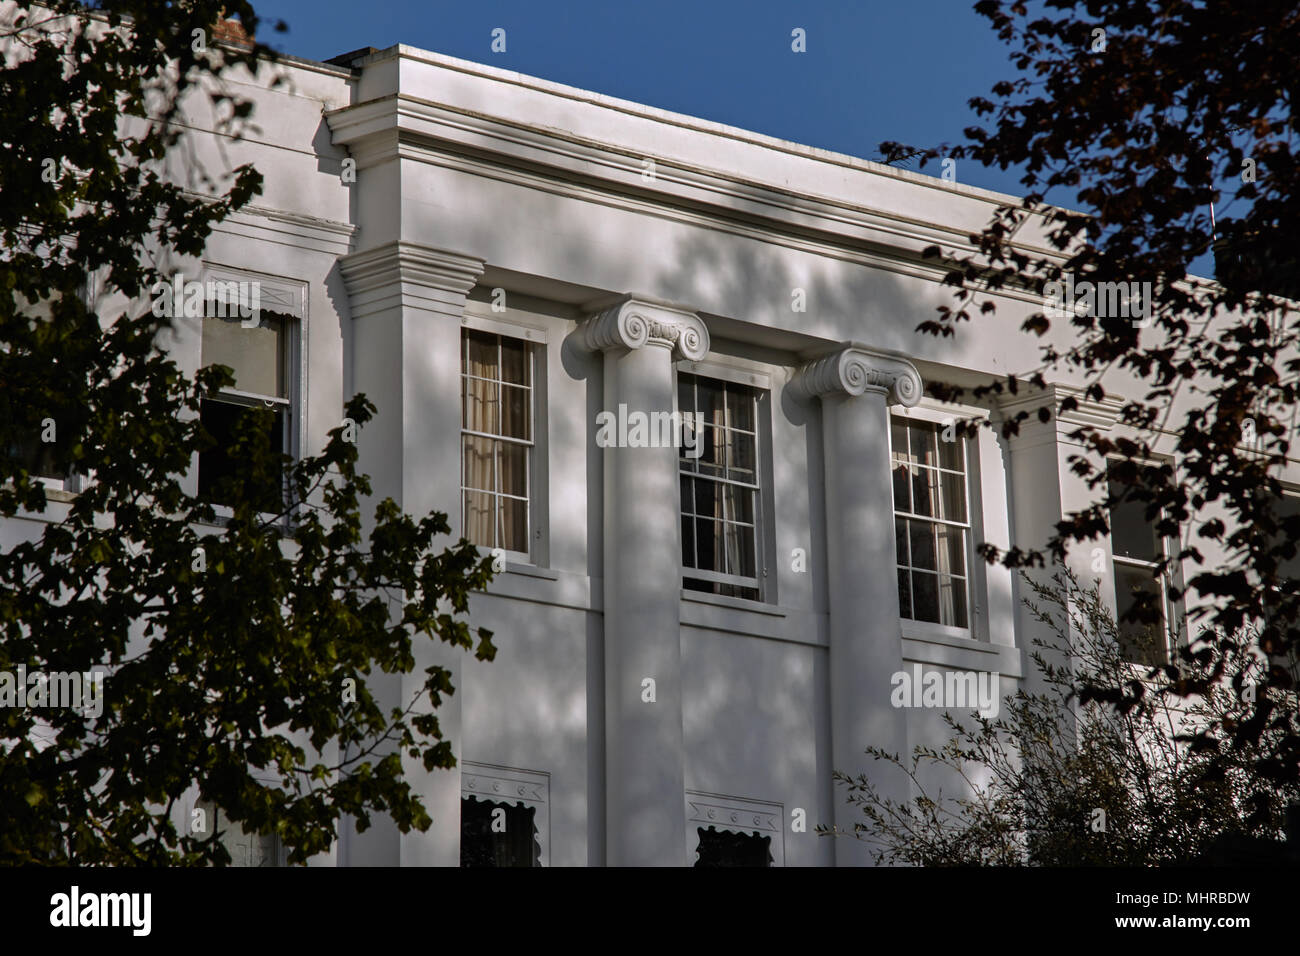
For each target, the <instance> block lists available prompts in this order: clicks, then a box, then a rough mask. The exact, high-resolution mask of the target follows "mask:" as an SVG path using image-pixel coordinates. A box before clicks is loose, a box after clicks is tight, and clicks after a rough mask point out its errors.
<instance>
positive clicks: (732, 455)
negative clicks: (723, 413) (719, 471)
mask: <svg viewBox="0 0 1300 956" xmlns="http://www.w3.org/2000/svg"><path fill="white" fill-rule="evenodd" d="M728 453H729V454H728V457H727V477H729V478H732V479H734V480H736V481H747V482H750V483H751V484H752V483H753V481H754V436H753V435H745V434H743V433H741V432H731V443H730V445H729V446H728Z"/></svg>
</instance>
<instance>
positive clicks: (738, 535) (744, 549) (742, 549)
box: [724, 522, 756, 578]
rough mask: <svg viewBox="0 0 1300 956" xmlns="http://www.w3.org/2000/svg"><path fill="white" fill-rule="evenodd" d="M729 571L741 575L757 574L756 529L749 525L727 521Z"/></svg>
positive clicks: (751, 575) (750, 576) (749, 576)
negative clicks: (755, 560) (755, 553)
mask: <svg viewBox="0 0 1300 956" xmlns="http://www.w3.org/2000/svg"><path fill="white" fill-rule="evenodd" d="M724 527H725V528H726V529H727V573H728V574H738V575H740V576H741V577H746V578H752V577H754V576H755V574H756V571H755V562H754V529H753V527H752V526H749V525H741V524H732V523H731V522H727V523H726V524H725V525H724Z"/></svg>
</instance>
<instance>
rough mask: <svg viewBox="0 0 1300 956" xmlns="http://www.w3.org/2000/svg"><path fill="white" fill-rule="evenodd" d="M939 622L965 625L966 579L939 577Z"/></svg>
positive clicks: (958, 625)
mask: <svg viewBox="0 0 1300 956" xmlns="http://www.w3.org/2000/svg"><path fill="white" fill-rule="evenodd" d="M939 610H940V615H939V618H940V620H939V622H940V623H941V624H946V625H948V626H949V627H966V626H967V622H966V581H965V579H964V578H950V577H947V576H944V575H940V577H939Z"/></svg>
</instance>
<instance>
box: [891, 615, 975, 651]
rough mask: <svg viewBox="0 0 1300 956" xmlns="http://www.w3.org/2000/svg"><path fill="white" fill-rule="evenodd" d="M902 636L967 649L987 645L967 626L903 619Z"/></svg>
mask: <svg viewBox="0 0 1300 956" xmlns="http://www.w3.org/2000/svg"><path fill="white" fill-rule="evenodd" d="M901 624H902V632H903V637H904V638H905V639H907V640H911V641H925V642H926V643H927V644H943V645H946V646H947V647H960V648H964V649H969V648H971V647H972V646H973V645H974V646H976V647H982V646H987V642H985V641H981V640H980V639H979V638H977V637H975V636H974V635H973V634H972V633H971V631H970V629H969V628H965V627H948V626H946V625H943V624H928V623H926V622H923V621H913V620H910V619H903V620H902V621H901Z"/></svg>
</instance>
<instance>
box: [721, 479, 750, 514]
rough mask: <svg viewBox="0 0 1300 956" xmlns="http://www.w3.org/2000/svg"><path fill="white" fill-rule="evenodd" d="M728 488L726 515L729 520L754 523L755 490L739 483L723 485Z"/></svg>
mask: <svg viewBox="0 0 1300 956" xmlns="http://www.w3.org/2000/svg"><path fill="white" fill-rule="evenodd" d="M722 487H724V488H725V489H726V490H725V491H724V492H723V494H724V495H725V496H726V502H727V511H726V514H725V515H724V517H725V518H726V519H727V520H728V521H740V522H743V523H744V524H753V523H754V492H752V491H750V490H749V489H748V488H741V487H738V486H737V485H723V486H722Z"/></svg>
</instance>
